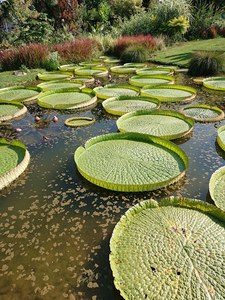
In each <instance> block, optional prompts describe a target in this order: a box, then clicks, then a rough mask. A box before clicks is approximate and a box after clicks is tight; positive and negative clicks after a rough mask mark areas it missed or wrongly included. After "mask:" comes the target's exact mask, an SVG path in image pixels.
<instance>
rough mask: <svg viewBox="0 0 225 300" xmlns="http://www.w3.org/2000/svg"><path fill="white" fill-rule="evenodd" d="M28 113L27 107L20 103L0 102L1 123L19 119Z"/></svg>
mask: <svg viewBox="0 0 225 300" xmlns="http://www.w3.org/2000/svg"><path fill="white" fill-rule="evenodd" d="M26 112H27V108H26V106H24V105H23V104H22V103H19V102H12V101H0V121H8V120H12V119H16V118H19V117H21V116H23V115H25V114H26Z"/></svg>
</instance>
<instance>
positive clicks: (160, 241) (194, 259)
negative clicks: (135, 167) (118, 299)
mask: <svg viewBox="0 0 225 300" xmlns="http://www.w3.org/2000/svg"><path fill="white" fill-rule="evenodd" d="M224 241H225V213H224V212H222V211H221V210H220V209H218V208H217V207H215V206H214V205H211V204H208V203H205V202H203V201H200V200H193V199H188V198H171V199H168V198H166V199H163V200H161V201H160V203H157V202H156V201H155V200H147V201H144V202H141V203H139V204H137V205H135V206H134V207H131V208H130V209H129V210H128V211H127V212H126V213H125V215H124V216H122V217H121V219H120V221H119V222H118V223H117V225H116V227H115V228H114V230H113V233H112V237H111V240H110V266H111V269H112V272H113V276H114V284H115V286H116V288H117V289H118V290H119V291H120V293H121V296H122V297H123V298H124V299H125V300H134V299H135V300H136V299H138V300H146V299H156V300H167V299H173V300H192V299H217V300H223V299H224V295H225V286H224V280H225V269H224V268H223V265H224V262H225V257H224Z"/></svg>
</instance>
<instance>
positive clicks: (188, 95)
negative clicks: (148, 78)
mask: <svg viewBox="0 0 225 300" xmlns="http://www.w3.org/2000/svg"><path fill="white" fill-rule="evenodd" d="M196 93H197V92H196V90H195V89H193V88H191V87H189V86H183V85H160V86H151V85H150V86H144V87H143V88H142V89H141V96H149V97H153V98H157V99H159V100H160V101H162V102H177V101H179V102H184V103H186V102H189V101H192V100H193V99H194V98H195V96H196Z"/></svg>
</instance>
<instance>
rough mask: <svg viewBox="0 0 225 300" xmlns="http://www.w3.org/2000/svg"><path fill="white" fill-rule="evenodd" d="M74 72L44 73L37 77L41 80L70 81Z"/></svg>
mask: <svg viewBox="0 0 225 300" xmlns="http://www.w3.org/2000/svg"><path fill="white" fill-rule="evenodd" d="M72 75H73V74H72V72H60V71H54V72H43V73H39V74H38V75H37V77H38V78H39V79H40V80H47V81H52V80H62V79H69V78H71V76H72Z"/></svg>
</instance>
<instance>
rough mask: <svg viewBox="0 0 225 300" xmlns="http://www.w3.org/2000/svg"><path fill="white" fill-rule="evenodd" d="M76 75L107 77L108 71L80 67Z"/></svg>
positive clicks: (98, 68) (99, 68)
mask: <svg viewBox="0 0 225 300" xmlns="http://www.w3.org/2000/svg"><path fill="white" fill-rule="evenodd" d="M75 74H76V75H79V76H97V75H98V76H107V75H108V70H107V69H106V68H104V67H93V68H90V67H78V68H76V69H75Z"/></svg>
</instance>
